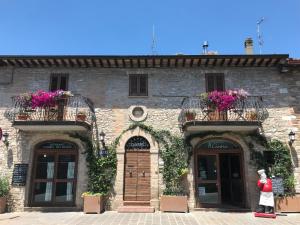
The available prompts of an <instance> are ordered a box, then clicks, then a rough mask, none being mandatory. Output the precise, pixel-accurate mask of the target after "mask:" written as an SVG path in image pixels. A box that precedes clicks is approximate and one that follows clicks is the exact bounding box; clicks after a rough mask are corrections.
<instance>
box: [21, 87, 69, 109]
mask: <svg viewBox="0 0 300 225" xmlns="http://www.w3.org/2000/svg"><path fill="white" fill-rule="evenodd" d="M70 96H73V95H72V94H71V92H70V91H63V90H57V91H49V92H47V91H43V90H39V91H37V92H34V93H24V94H21V95H19V96H17V101H18V102H19V104H20V106H21V107H22V108H29V107H30V108H31V109H36V108H46V107H54V106H55V105H56V101H57V100H59V99H61V98H63V97H70Z"/></svg>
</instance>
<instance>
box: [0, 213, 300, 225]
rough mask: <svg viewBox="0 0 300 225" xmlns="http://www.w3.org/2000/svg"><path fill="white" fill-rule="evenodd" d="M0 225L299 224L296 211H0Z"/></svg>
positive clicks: (299, 218)
mask: <svg viewBox="0 0 300 225" xmlns="http://www.w3.org/2000/svg"><path fill="white" fill-rule="evenodd" d="M0 224H1V225H2V224H3V225H14V224H16V225H43V224H50V225H54V224H55V225H67V224H75V225H96V224H99V225H206V224H210V225H272V224H280V225H300V214H288V215H287V216H278V217H277V218H276V219H266V218H255V217H254V216H253V214H252V213H222V212H191V213H160V212H156V213H153V214H151V213H149V214H145V213H117V212H111V211H110V212H105V213H103V214H101V215H97V214H88V215H86V214H83V213H82V212H63V213H40V212H26V213H25V212H22V213H6V214H0Z"/></svg>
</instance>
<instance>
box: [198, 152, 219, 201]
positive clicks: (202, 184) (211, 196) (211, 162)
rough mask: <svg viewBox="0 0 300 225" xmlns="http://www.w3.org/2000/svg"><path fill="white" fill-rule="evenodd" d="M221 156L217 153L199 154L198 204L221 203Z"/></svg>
mask: <svg viewBox="0 0 300 225" xmlns="http://www.w3.org/2000/svg"><path fill="white" fill-rule="evenodd" d="M218 165H219V158H218V155H217V154H205V155H204V154H198V155H197V159H196V168H197V179H196V189H197V190H196V193H197V199H198V202H197V205H198V206H199V207H203V206H205V205H207V206H208V205H216V204H220V185H219V171H218V169H219V168H218Z"/></svg>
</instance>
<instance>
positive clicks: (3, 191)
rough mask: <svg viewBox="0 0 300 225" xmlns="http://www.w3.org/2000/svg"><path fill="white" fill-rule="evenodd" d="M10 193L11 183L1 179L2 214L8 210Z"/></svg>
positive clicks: (0, 203) (0, 198)
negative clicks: (7, 200) (7, 203)
mask: <svg viewBox="0 0 300 225" xmlns="http://www.w3.org/2000/svg"><path fill="white" fill-rule="evenodd" d="M8 192H9V183H8V179H7V178H3V177H0V213H4V212H5V210H6V198H7V195H8Z"/></svg>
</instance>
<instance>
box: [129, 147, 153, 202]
mask: <svg viewBox="0 0 300 225" xmlns="http://www.w3.org/2000/svg"><path fill="white" fill-rule="evenodd" d="M124 176H125V177H124V201H150V151H149V150H138V151H127V152H126V154H125V173H124Z"/></svg>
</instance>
